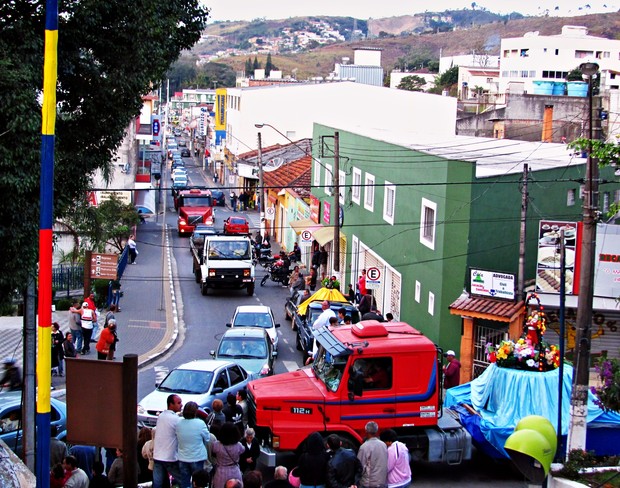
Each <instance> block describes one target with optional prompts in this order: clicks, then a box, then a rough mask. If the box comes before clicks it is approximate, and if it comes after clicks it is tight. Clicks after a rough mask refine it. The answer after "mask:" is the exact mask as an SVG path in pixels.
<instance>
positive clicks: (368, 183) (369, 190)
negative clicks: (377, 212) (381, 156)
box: [364, 173, 375, 212]
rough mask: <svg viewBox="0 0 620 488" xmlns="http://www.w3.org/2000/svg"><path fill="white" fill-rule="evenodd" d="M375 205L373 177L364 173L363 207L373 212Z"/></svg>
mask: <svg viewBox="0 0 620 488" xmlns="http://www.w3.org/2000/svg"><path fill="white" fill-rule="evenodd" d="M374 207H375V177H374V176H373V175H371V174H369V173H366V178H365V179H364V208H365V209H366V210H369V211H370V212H374Z"/></svg>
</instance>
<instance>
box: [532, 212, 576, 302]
mask: <svg viewBox="0 0 620 488" xmlns="http://www.w3.org/2000/svg"><path fill="white" fill-rule="evenodd" d="M580 225H581V224H578V223H577V222H562V221H556V220H541V221H540V224H539V228H538V256H537V260H536V291H537V292H540V293H552V294H555V293H560V284H561V277H560V273H561V268H560V259H561V252H560V239H561V235H562V231H563V234H564V249H565V266H564V269H565V272H566V275H565V280H564V283H565V287H566V294H567V295H576V294H577V292H578V290H579V273H578V265H579V253H578V250H579V247H578V245H577V243H579V242H580V239H579V237H580V234H581V233H580Z"/></svg>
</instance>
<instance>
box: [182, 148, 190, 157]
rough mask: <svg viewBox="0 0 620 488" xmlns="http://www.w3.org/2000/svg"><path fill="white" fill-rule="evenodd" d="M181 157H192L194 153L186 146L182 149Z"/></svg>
mask: <svg viewBox="0 0 620 488" xmlns="http://www.w3.org/2000/svg"><path fill="white" fill-rule="evenodd" d="M181 157H182V158H191V157H192V153H191V152H189V149H187V148H186V147H184V148H183V149H181Z"/></svg>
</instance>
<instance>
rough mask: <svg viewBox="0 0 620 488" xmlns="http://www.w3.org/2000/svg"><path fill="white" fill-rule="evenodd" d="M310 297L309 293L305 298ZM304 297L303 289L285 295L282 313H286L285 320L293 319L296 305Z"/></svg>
mask: <svg viewBox="0 0 620 488" xmlns="http://www.w3.org/2000/svg"><path fill="white" fill-rule="evenodd" d="M307 298H310V295H308V296H306V299H307ZM304 300H305V299H304V291H303V290H299V291H296V292H295V293H293V295H292V296H289V297H287V299H286V303H285V304H284V313H285V314H286V320H293V317H294V316H295V313H296V312H297V307H298V306H299V304H300V303H301V302H303V301H304ZM293 330H295V322H293Z"/></svg>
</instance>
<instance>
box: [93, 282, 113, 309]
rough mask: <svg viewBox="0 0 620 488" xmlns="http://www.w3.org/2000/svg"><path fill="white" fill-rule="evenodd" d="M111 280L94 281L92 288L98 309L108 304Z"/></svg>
mask: <svg viewBox="0 0 620 488" xmlns="http://www.w3.org/2000/svg"><path fill="white" fill-rule="evenodd" d="M109 286H110V280H93V281H92V283H91V287H92V290H93V293H94V294H95V305H97V308H103V307H105V306H106V305H107V304H108V288H109Z"/></svg>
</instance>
